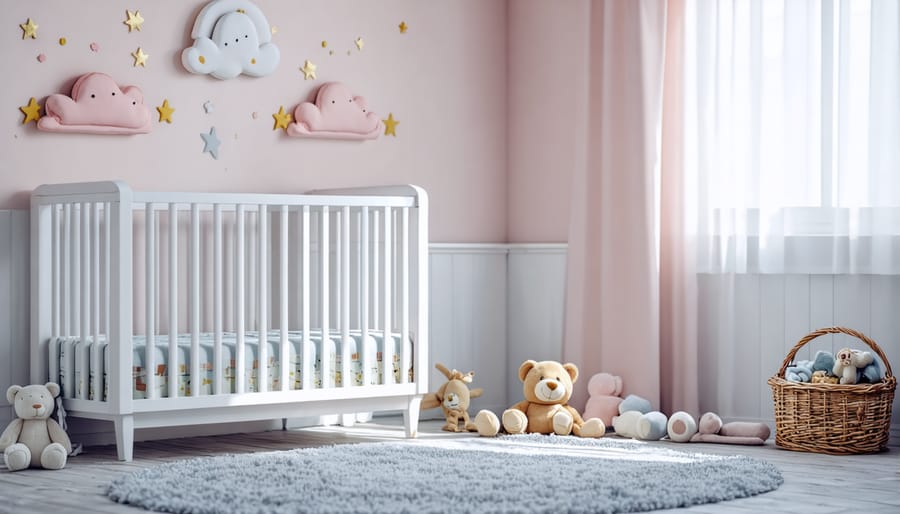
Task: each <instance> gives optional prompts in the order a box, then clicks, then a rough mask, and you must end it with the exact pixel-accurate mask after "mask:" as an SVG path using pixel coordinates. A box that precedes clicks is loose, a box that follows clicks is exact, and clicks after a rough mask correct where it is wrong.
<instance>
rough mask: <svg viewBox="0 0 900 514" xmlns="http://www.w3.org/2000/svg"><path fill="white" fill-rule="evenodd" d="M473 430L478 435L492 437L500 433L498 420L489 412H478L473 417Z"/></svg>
mask: <svg viewBox="0 0 900 514" xmlns="http://www.w3.org/2000/svg"><path fill="white" fill-rule="evenodd" d="M475 429H476V430H477V431H478V435H481V436H485V437H494V436H495V435H497V433H498V432H500V420H499V419H497V415H496V414H494V413H493V412H491V411H489V410H481V411H478V414H476V415H475Z"/></svg>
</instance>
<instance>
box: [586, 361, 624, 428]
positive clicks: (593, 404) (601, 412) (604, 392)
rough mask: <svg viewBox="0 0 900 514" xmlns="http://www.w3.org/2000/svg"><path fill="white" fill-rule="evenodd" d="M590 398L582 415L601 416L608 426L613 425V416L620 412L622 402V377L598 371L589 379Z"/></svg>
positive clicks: (587, 416) (589, 416)
mask: <svg viewBox="0 0 900 514" xmlns="http://www.w3.org/2000/svg"><path fill="white" fill-rule="evenodd" d="M588 394H590V395H591V396H590V398H588V401H587V404H585V406H584V412H583V413H582V416H583V417H585V418H588V419H590V418H599V419H600V420H601V421H603V424H604V425H606V426H607V427H611V426H612V420H613V417H614V416H615V415H616V414H618V413H619V404H620V403H622V377H618V376H615V375H611V374H609V373H597V374H596V375H594V376H592V377H591V379H590V380H589V381H588Z"/></svg>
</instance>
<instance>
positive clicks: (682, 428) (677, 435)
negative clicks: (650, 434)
mask: <svg viewBox="0 0 900 514" xmlns="http://www.w3.org/2000/svg"><path fill="white" fill-rule="evenodd" d="M666 433H667V434H668V435H669V439H671V440H672V441H675V442H676V443H686V442H688V441H690V440H691V437H693V436H694V434H696V433H697V420H695V419H694V417H693V416H691V415H690V414H688V413H687V412H684V411H681V410H680V411H678V412H676V413H675V414H672V415H671V416H669V422H668V423H667V424H666Z"/></svg>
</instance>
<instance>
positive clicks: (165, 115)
mask: <svg viewBox="0 0 900 514" xmlns="http://www.w3.org/2000/svg"><path fill="white" fill-rule="evenodd" d="M156 110H157V111H159V122H160V123H162V122H164V121H165V122H166V123H172V113H173V112H175V108H174V107H172V106H170V105H169V99H168V98H166V99H165V100H163V103H162V105H160V106H159V107H157V108H156Z"/></svg>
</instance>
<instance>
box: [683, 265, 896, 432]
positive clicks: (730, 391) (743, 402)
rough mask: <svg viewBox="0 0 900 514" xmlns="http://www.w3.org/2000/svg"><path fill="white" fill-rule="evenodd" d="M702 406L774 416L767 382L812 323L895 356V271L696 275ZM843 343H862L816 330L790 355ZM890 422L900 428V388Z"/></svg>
mask: <svg viewBox="0 0 900 514" xmlns="http://www.w3.org/2000/svg"><path fill="white" fill-rule="evenodd" d="M699 294H700V298H701V305H700V324H699V326H700V352H701V367H702V369H703V370H704V373H703V374H702V375H701V377H700V378H701V381H700V386H701V396H700V408H701V410H704V411H705V410H712V411H716V412H718V413H719V414H720V415H722V416H723V417H726V418H729V419H748V420H766V421H773V420H774V413H773V404H772V396H771V389H770V387H769V385H768V384H766V380H767V379H768V378H769V377H771V376H773V375H775V374H776V373H777V372H778V370H779V369H780V367H781V364H782V362H783V360H784V358H785V356H786V355H787V353H788V352H789V351H790V350H791V349H792V348H793V347H794V345H796V343H797V342H798V341H799V340H800V339H802V338H803V337H804V336H805V335H807V334H809V333H810V332H811V331H813V330H815V329H818V328H822V327H830V326H844V327H847V328H852V329H854V330H857V331H859V332H862V333H863V334H865V335H866V336H868V337H869V338H870V339H872V340H873V341H875V343H876V344H878V346H879V347H881V349H882V351H883V352H884V353H885V355H886V356H887V358H888V360H889V361H891V365H892V366H894V367H895V368H894V371H895V375H896V371H897V368H896V366H898V364H897V363H898V359H900V316H898V314H900V276H886V275H701V276H700V280H699ZM844 346H851V347H855V348H858V349H862V350H865V349H868V347H867V346H866V344H865V343H863V342H862V341H859V340H858V339H856V338H853V337H850V336H846V335H843V334H838V335H827V336H821V337H818V338H816V339H814V340H812V341H810V342H809V343H808V344H806V345H805V346H804V347H803V348H801V350H800V351H799V352H798V354H797V359H810V358H812V356H814V355H815V353H816V352H817V351H818V350H826V351H829V352H832V353H834V352H836V351H838V350H840V349H841V348H842V347H844ZM892 425H893V427H894V430H895V431H896V430H897V429H898V428H900V396H895V399H894V405H893V420H892Z"/></svg>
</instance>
